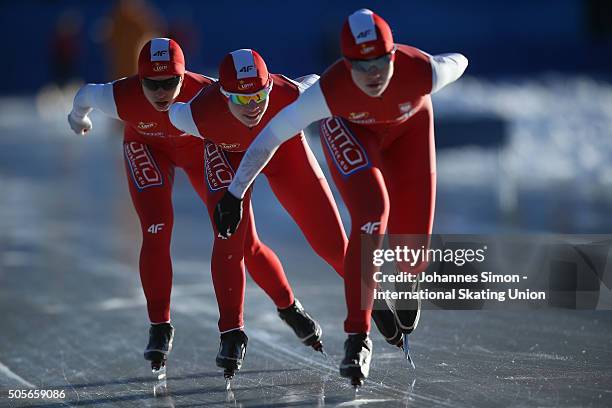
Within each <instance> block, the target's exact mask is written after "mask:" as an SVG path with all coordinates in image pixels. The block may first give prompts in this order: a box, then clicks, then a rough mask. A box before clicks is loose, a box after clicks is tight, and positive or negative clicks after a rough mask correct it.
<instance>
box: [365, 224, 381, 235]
mask: <svg viewBox="0 0 612 408" xmlns="http://www.w3.org/2000/svg"><path fill="white" fill-rule="evenodd" d="M361 231H363V232H365V233H366V234H370V235H371V234H374V233H375V232H376V231H380V222H378V221H377V222H371V221H370V222H366V223H365V224H363V225H362V226H361Z"/></svg>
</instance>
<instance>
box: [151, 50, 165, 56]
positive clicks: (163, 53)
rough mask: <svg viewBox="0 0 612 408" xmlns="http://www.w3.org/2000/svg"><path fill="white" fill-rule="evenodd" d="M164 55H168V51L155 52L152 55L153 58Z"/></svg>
mask: <svg viewBox="0 0 612 408" xmlns="http://www.w3.org/2000/svg"><path fill="white" fill-rule="evenodd" d="M166 54H168V51H166V50H159V51H155V53H153V56H154V57H163V56H165V55H166Z"/></svg>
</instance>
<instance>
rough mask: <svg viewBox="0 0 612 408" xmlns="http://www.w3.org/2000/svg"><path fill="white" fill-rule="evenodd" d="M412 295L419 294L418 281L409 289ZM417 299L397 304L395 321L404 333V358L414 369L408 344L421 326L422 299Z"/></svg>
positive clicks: (403, 300) (404, 300)
mask: <svg viewBox="0 0 612 408" xmlns="http://www.w3.org/2000/svg"><path fill="white" fill-rule="evenodd" d="M408 290H410V291H411V292H412V293H418V291H419V282H418V281H416V282H414V283H411V284H410V287H409V288H408ZM415 297H416V299H402V300H401V301H397V302H396V303H395V319H396V322H397V325H398V327H399V330H400V331H401V333H402V337H403V340H402V350H403V351H404V356H405V357H406V360H407V361H408V364H409V365H410V366H411V367H412V368H413V369H414V368H415V365H414V361H413V360H412V357H411V356H410V348H409V344H408V335H409V334H410V333H412V332H413V331H414V330H415V329H416V327H417V325H418V324H419V318H420V316H421V299H420V297H418V296H415Z"/></svg>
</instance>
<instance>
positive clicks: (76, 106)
mask: <svg viewBox="0 0 612 408" xmlns="http://www.w3.org/2000/svg"><path fill="white" fill-rule="evenodd" d="M93 109H98V110H100V111H101V112H103V113H104V114H106V115H108V116H110V117H113V118H115V119H119V114H118V113H117V105H116V104H115V97H114V95H113V83H112V82H109V83H106V84H85V85H83V86H82V87H81V89H79V91H78V92H77V94H76V95H75V97H74V102H73V106H72V112H73V113H74V115H76V116H77V117H80V118H84V117H85V116H87V114H89V112H91V111H92V110H93Z"/></svg>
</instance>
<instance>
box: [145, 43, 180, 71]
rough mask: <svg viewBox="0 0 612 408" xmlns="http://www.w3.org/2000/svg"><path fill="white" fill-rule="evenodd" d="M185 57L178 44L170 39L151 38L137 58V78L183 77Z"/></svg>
mask: <svg viewBox="0 0 612 408" xmlns="http://www.w3.org/2000/svg"><path fill="white" fill-rule="evenodd" d="M184 74H185V56H184V55H183V50H181V47H180V46H179V45H178V43H177V42H176V41H174V40H171V39H170V38H153V39H152V40H151V41H149V42H147V43H146V44H145V45H144V47H142V50H140V55H139V56H138V76H139V77H141V78H144V77H155V76H163V75H184Z"/></svg>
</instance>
